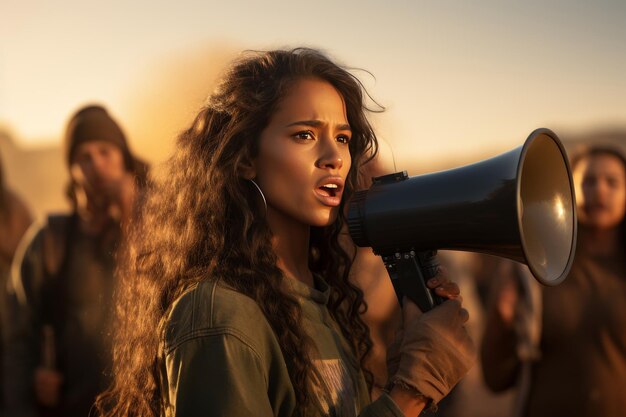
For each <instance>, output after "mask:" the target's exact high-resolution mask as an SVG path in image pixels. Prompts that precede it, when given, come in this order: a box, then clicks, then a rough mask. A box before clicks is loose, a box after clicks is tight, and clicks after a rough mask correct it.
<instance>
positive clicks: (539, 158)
mask: <svg viewBox="0 0 626 417" xmlns="http://www.w3.org/2000/svg"><path fill="white" fill-rule="evenodd" d="M348 226H349V229H350V234H351V236H352V239H353V240H354V242H355V243H356V244H357V245H359V246H371V247H372V248H373V249H374V251H375V252H376V253H377V254H379V255H381V256H383V258H385V256H391V255H392V254H397V253H406V252H409V251H416V252H418V251H429V250H437V249H451V250H464V251H472V252H481V253H486V254H491V255H496V256H501V257H506V258H509V259H513V260H515V261H518V262H523V263H526V264H527V265H528V267H529V268H530V270H531V272H532V273H533V275H534V276H535V277H536V278H537V280H538V281H539V282H541V283H543V284H546V285H556V284H558V283H560V282H561V281H562V280H563V279H565V277H566V276H567V273H568V272H569V269H570V267H571V264H572V261H573V257H574V250H575V247H576V230H577V221H576V208H575V197H574V187H573V183H572V176H571V170H570V167H569V163H568V161H567V156H566V153H565V149H564V148H563V145H562V144H561V142H560V141H559V139H558V137H557V136H556V135H555V134H554V133H553V132H552V131H550V130H548V129H537V130H535V131H534V132H532V133H531V135H530V136H529V137H528V139H527V140H526V141H525V143H524V144H523V145H522V146H520V147H518V148H516V149H513V150H511V151H509V152H506V153H504V154H502V155H500V156H496V157H494V158H491V159H487V160H485V161H482V162H478V163H475V164H472V165H468V166H465V167H460V168H455V169H451V170H447V171H442V172H437V173H432V174H426V175H420V176H415V177H408V176H407V175H406V173H405V172H404V173H396V174H391V175H385V176H383V177H378V178H375V179H374V181H373V185H372V186H371V187H370V188H369V189H368V190H364V191H359V192H357V193H355V195H354V196H353V198H352V200H351V201H350V206H349V212H348Z"/></svg>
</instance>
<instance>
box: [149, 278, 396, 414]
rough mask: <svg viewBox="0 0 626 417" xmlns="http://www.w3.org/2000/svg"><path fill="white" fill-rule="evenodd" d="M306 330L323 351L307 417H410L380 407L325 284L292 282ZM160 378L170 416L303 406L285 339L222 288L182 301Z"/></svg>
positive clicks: (171, 322)
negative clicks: (285, 352) (330, 309)
mask: <svg viewBox="0 0 626 417" xmlns="http://www.w3.org/2000/svg"><path fill="white" fill-rule="evenodd" d="M289 281H290V283H289V285H290V286H291V287H293V291H294V292H295V294H297V295H298V296H299V299H300V300H301V305H302V311H303V323H302V324H303V326H304V327H305V329H306V331H307V333H308V334H309V335H310V336H311V337H312V338H313V340H314V342H315V344H316V346H315V347H316V353H315V354H314V356H313V359H314V360H313V362H314V367H315V369H314V379H315V382H316V384H315V385H316V387H317V388H316V390H315V393H314V401H313V404H312V405H311V408H313V409H311V410H307V412H306V415H307V416H312V417H313V416H341V417H348V416H381V417H383V416H384V417H386V416H389V417H391V416H395V417H402V416H403V414H402V412H401V411H400V409H399V408H398V407H397V405H396V404H395V403H394V402H393V400H392V399H391V398H390V397H389V396H387V395H384V394H383V396H381V397H380V398H379V399H377V400H376V401H374V402H370V396H369V392H368V389H367V385H366V383H365V379H364V377H363V374H362V372H361V369H360V367H359V363H358V361H357V360H356V358H355V356H354V355H353V354H352V352H351V349H350V348H349V346H348V344H347V342H346V340H345V338H344V337H343V336H342V334H341V332H340V330H339V328H338V326H337V324H336V322H335V321H334V320H333V319H332V318H331V316H330V314H329V312H328V309H327V307H326V304H327V302H328V296H329V293H330V288H329V287H328V285H327V284H326V283H324V282H323V281H322V280H317V282H316V287H317V288H318V289H314V288H310V287H308V286H306V285H304V284H302V283H300V282H296V281H294V282H291V281H292V280H289ZM161 358H162V361H161V375H162V381H163V387H162V388H163V390H164V392H166V393H167V396H166V398H165V399H164V401H165V410H166V412H165V414H166V415H167V416H190V417H191V416H193V417H196V416H223V417H228V416H233V417H235V416H237V417H239V416H258V417H266V416H267V417H269V416H291V415H292V414H293V412H294V409H295V405H296V399H295V394H294V388H293V386H292V384H291V381H290V379H289V373H288V370H287V364H286V363H285V359H284V357H283V354H282V351H281V349H280V345H279V342H278V339H277V338H276V336H275V334H274V332H273V331H272V329H271V327H270V325H269V323H268V321H267V320H266V318H265V316H264V314H263V313H262V312H261V309H260V308H259V306H258V305H257V303H256V302H255V301H254V300H252V299H251V298H249V297H247V296H245V295H243V294H241V293H239V292H237V291H234V290H232V289H230V288H227V287H226V286H224V285H223V284H220V283H215V282H203V283H200V284H198V285H197V286H195V287H194V288H192V289H191V290H190V291H188V292H187V293H185V294H184V295H183V296H181V297H180V298H179V299H178V300H177V301H176V303H175V305H174V307H173V309H172V311H171V313H170V315H169V317H168V318H167V322H166V325H165V340H164V343H163V350H162V356H161Z"/></svg>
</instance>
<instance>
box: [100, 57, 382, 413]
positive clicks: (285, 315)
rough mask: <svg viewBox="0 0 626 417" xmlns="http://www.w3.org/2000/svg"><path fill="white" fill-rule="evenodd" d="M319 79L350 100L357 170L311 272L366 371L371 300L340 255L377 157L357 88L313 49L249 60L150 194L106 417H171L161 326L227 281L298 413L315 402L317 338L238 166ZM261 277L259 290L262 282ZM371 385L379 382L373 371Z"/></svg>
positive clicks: (181, 141) (123, 286)
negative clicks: (258, 328)
mask: <svg viewBox="0 0 626 417" xmlns="http://www.w3.org/2000/svg"><path fill="white" fill-rule="evenodd" d="M303 78H316V79H320V80H323V81H326V82H328V83H330V84H331V85H333V86H334V88H335V89H336V90H337V91H338V92H339V93H340V95H341V96H342V98H343V99H344V101H345V106H346V113H347V118H348V122H349V124H350V128H351V130H352V140H351V141H350V144H349V149H350V154H351V158H352V167H351V169H350V171H349V174H348V177H347V179H346V186H345V192H344V199H343V202H342V205H341V207H340V210H339V215H338V218H337V220H336V221H335V222H334V223H333V224H332V225H331V226H328V227H324V228H313V229H312V232H311V238H310V246H311V248H312V253H313V252H314V253H315V255H312V256H311V257H310V262H309V264H310V268H311V270H312V271H313V272H314V273H316V274H319V275H321V276H323V277H324V278H325V279H326V280H327V281H328V283H329V284H330V286H331V288H332V293H331V297H330V302H329V305H328V307H329V310H330V312H331V314H332V315H333V317H334V318H335V320H336V321H337V323H338V324H339V326H340V328H341V330H342V333H343V335H344V336H345V337H346V338H347V340H349V341H351V342H352V343H351V346H352V348H353V351H354V353H355V355H356V356H357V357H358V358H359V360H360V361H361V364H362V365H363V363H364V359H365V357H366V355H367V354H368V352H369V351H370V349H371V346H372V342H371V340H370V337H369V331H368V328H367V326H366V325H365V323H364V322H363V321H362V319H361V317H360V316H361V314H362V313H363V312H364V311H365V309H366V305H365V302H364V300H363V293H362V291H361V290H360V289H358V288H357V287H355V286H354V285H353V284H351V283H350V282H349V280H348V274H349V269H350V265H351V263H352V258H351V256H350V255H348V253H347V252H346V251H345V250H344V249H343V248H342V246H340V244H339V241H338V237H339V234H340V232H341V231H342V229H344V224H345V218H344V214H343V213H344V207H343V204H345V201H346V200H347V199H348V198H349V197H350V195H351V193H352V192H353V190H354V188H355V186H356V184H357V176H358V171H359V167H360V166H362V165H363V164H364V163H365V162H367V161H368V160H369V159H371V158H373V157H374V155H375V154H376V152H377V147H378V143H377V139H376V136H375V134H374V131H373V129H372V127H371V125H370V123H369V122H368V120H367V118H366V113H367V112H369V111H376V110H372V109H369V108H368V107H367V104H366V101H365V98H366V96H364V94H367V93H366V91H365V88H364V87H363V85H362V84H361V83H360V81H359V80H358V79H357V78H356V77H355V76H354V75H352V74H351V73H350V72H348V71H347V70H345V69H343V68H341V67H339V66H338V65H336V64H335V63H333V62H332V61H330V60H329V59H328V58H327V57H325V56H324V55H323V54H322V53H320V52H318V51H316V50H312V49H306V48H298V49H294V50H289V51H282V50H277V51H269V52H249V53H247V54H244V55H243V56H242V58H240V59H239V60H238V61H236V62H235V63H234V64H233V65H232V66H231V67H230V69H229V70H228V72H227V73H226V74H225V76H224V77H223V79H222V81H221V83H220V84H219V86H218V88H217V89H216V90H215V92H214V93H213V94H212V95H211V96H210V98H209V100H208V103H207V105H206V106H205V107H204V108H203V109H202V110H201V111H200V113H199V114H198V115H197V117H196V118H195V120H194V122H193V123H192V125H191V127H190V128H189V129H187V130H186V131H184V132H183V133H182V134H181V135H180V136H179V138H178V142H177V147H176V150H175V152H174V154H173V156H172V157H171V159H170V160H169V161H168V164H167V166H166V168H167V169H166V171H165V172H164V174H163V175H161V176H160V178H159V179H158V180H155V181H154V183H153V184H150V190H148V194H147V196H146V200H145V205H144V207H143V209H142V211H141V215H140V216H138V219H137V223H136V227H135V228H134V230H132V231H131V232H130V235H129V240H128V242H127V247H126V248H125V250H124V251H123V259H120V271H119V280H120V281H119V282H120V283H119V286H120V289H119V291H118V295H117V297H118V301H117V303H116V316H117V320H116V323H115V329H114V352H113V356H114V369H113V372H114V381H113V384H112V385H111V387H110V388H109V390H108V391H107V392H105V393H104V394H103V395H101V396H100V398H99V399H98V401H97V404H96V406H97V409H98V411H99V413H100V414H102V415H107V416H155V417H156V416H160V415H163V414H164V407H165V405H164V403H163V398H164V397H165V396H166V393H164V392H162V391H161V390H162V388H161V381H160V374H159V367H160V363H159V346H160V345H159V343H160V340H162V337H163V335H162V330H163V329H162V326H163V321H164V318H165V317H166V316H167V314H168V312H169V310H170V308H171V307H172V304H173V303H174V301H175V300H176V299H177V298H178V297H180V296H181V295H182V294H183V293H184V292H185V291H186V290H187V289H189V288H190V287H192V286H193V285H194V284H196V283H198V282H200V281H204V280H214V279H220V280H222V281H223V282H225V283H226V284H228V285H229V286H231V287H233V288H235V289H236V290H237V291H239V292H241V293H243V294H245V295H247V296H249V297H251V298H252V299H254V300H255V301H256V302H257V303H258V305H259V307H260V308H261V310H262V311H263V313H264V314H265V317H266V319H267V320H268V322H269V324H270V326H271V327H272V329H273V331H274V332H275V334H276V336H277V338H278V340H279V343H280V346H281V348H282V352H283V355H284V358H285V360H286V362H287V364H288V365H289V375H290V378H291V382H292V384H293V386H294V390H295V393H296V401H297V407H296V414H298V415H303V413H304V411H303V410H304V409H305V408H306V406H307V405H308V404H309V402H310V401H311V398H310V392H311V386H310V384H311V372H312V364H311V358H310V357H309V354H308V352H309V349H308V348H309V347H310V346H311V344H312V341H311V339H310V338H309V337H308V336H307V335H305V334H304V331H303V329H302V326H301V325H300V322H301V320H302V311H301V307H300V305H299V303H298V301H297V299H296V298H295V297H294V296H293V295H290V294H289V293H288V292H286V291H285V290H284V289H283V286H282V285H281V281H282V279H283V273H282V272H281V270H280V269H279V268H278V266H277V256H276V254H275V252H274V250H273V247H272V244H271V237H272V233H271V231H270V229H269V226H268V224H267V222H266V221H265V220H264V217H263V215H262V213H260V212H259V210H261V209H262V208H260V207H259V206H258V204H254V202H255V201H257V202H258V200H255V198H258V197H257V196H255V192H256V190H254V189H252V187H251V186H250V185H249V182H248V181H246V180H244V179H243V178H242V177H241V166H242V164H243V163H246V162H248V161H251V160H252V159H253V158H254V157H255V156H256V154H257V152H258V147H259V143H258V142H259V135H260V133H261V131H262V130H263V129H264V128H265V127H266V126H267V125H268V123H269V120H270V117H271V115H272V114H273V112H274V111H275V110H276V108H277V105H278V104H279V102H280V101H281V99H282V98H283V97H285V96H286V94H287V93H288V92H289V91H290V88H292V87H293V85H294V83H296V82H297V81H298V80H301V79H303ZM259 276H262V277H263V279H262V280H261V279H258V277H259ZM366 378H367V379H368V382H371V374H370V373H369V372H367V371H366Z"/></svg>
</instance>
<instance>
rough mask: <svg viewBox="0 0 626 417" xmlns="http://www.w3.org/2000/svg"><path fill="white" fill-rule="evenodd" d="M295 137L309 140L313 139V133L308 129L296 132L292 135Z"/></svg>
mask: <svg viewBox="0 0 626 417" xmlns="http://www.w3.org/2000/svg"><path fill="white" fill-rule="evenodd" d="M294 137H295V138H296V139H301V140H310V139H313V133H312V132H309V131H304V132H298V133H296V134H295V135H294Z"/></svg>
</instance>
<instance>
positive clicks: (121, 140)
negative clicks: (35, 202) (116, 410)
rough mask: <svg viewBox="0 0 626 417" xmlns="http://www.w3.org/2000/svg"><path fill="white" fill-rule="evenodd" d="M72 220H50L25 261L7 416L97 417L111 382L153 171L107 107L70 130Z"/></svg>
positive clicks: (11, 341) (13, 299)
mask: <svg viewBox="0 0 626 417" xmlns="http://www.w3.org/2000/svg"><path fill="white" fill-rule="evenodd" d="M65 154H66V158H67V163H68V169H69V173H70V183H69V186H68V189H67V192H68V197H69V199H70V201H71V205H72V212H71V213H70V214H63V215H50V216H48V219H47V222H46V224H45V225H44V226H43V227H41V228H39V229H38V230H36V231H35V232H34V233H33V234H32V235H33V236H32V238H30V239H29V240H28V241H25V242H23V245H22V246H21V248H20V250H19V251H18V253H17V254H16V257H15V260H14V267H13V269H12V276H11V279H10V282H9V286H8V291H7V311H6V320H5V326H6V329H5V330H6V331H5V337H4V352H3V355H4V362H5V368H4V376H5V378H6V379H7V380H10V381H11V383H10V384H6V385H5V387H4V399H5V406H6V416H35V415H38V414H39V415H56V416H64V417H72V416H82V417H84V416H87V415H88V413H89V411H90V408H91V406H92V404H93V402H94V399H95V397H96V395H97V394H98V393H99V392H100V391H101V390H102V389H104V388H105V387H106V386H107V384H108V383H109V372H110V368H111V365H110V364H111V360H112V358H111V352H110V343H109V337H108V335H107V332H108V330H109V329H108V327H109V325H110V323H109V322H110V317H112V316H111V312H112V311H111V308H112V296H113V290H114V286H115V279H114V269H115V253H116V250H117V248H118V246H119V245H120V242H121V239H122V237H123V232H124V229H125V226H126V225H127V224H128V221H129V219H130V217H131V215H132V212H133V207H134V205H135V200H136V195H137V193H138V191H139V190H140V189H141V188H142V187H143V185H145V182H146V176H147V166H146V165H145V164H144V163H143V162H141V161H140V160H138V159H137V158H135V157H134V156H133V155H132V153H131V152H130V149H129V147H128V144H127V141H126V137H125V135H124V133H123V132H122V130H121V128H120V127H119V125H118V124H117V123H116V122H115V120H114V119H113V118H112V117H111V116H110V115H109V113H108V112H107V110H106V109H105V108H103V107H101V106H97V105H90V106H86V107H84V108H81V109H80V110H78V111H77V112H76V114H74V115H73V117H72V118H71V119H70V121H69V124H68V126H67V131H66V137H65Z"/></svg>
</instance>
